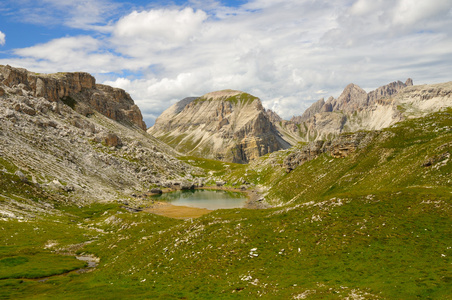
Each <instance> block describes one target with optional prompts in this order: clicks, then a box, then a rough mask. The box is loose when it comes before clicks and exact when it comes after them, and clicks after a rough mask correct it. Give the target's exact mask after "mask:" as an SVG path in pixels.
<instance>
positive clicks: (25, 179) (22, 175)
mask: <svg viewBox="0 0 452 300" xmlns="http://www.w3.org/2000/svg"><path fill="white" fill-rule="evenodd" d="M14 175H16V176H18V177H19V178H20V180H21V181H22V182H28V178H27V176H25V174H24V173H22V172H21V171H19V170H17V171H16V172H15V173H14Z"/></svg>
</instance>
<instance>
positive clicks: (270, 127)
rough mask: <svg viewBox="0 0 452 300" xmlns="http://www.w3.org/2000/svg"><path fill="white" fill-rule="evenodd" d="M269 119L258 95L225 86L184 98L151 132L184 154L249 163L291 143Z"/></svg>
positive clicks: (164, 114) (150, 129)
mask: <svg viewBox="0 0 452 300" xmlns="http://www.w3.org/2000/svg"><path fill="white" fill-rule="evenodd" d="M270 119H271V117H269V115H268V113H267V112H266V111H265V109H264V108H263V106H262V103H261V101H260V100H259V99H258V98H257V97H254V96H252V95H250V94H247V93H244V92H240V91H234V90H224V91H218V92H213V93H208V94H206V95H204V96H202V97H199V98H185V99H183V100H182V101H180V102H178V103H176V104H174V105H173V106H171V107H170V108H168V109H167V110H166V111H164V112H163V113H162V115H161V116H160V117H158V118H157V120H156V122H155V125H154V126H152V127H151V128H149V129H148V132H149V133H150V134H152V135H153V136H155V137H157V138H159V139H160V140H162V141H164V142H165V143H167V144H168V145H170V146H172V147H174V149H176V150H177V151H179V152H181V153H184V154H185V155H194V156H200V157H206V158H212V159H219V160H224V161H231V162H238V163H246V162H249V161H250V160H252V159H255V158H257V157H259V156H262V155H265V154H267V153H271V152H273V151H277V150H280V149H286V148H288V147H289V146H290V144H289V143H288V142H287V141H285V140H284V138H283V137H282V136H281V135H280V134H279V132H278V131H277V130H276V127H275V126H274V124H273V123H272V121H271V120H270Z"/></svg>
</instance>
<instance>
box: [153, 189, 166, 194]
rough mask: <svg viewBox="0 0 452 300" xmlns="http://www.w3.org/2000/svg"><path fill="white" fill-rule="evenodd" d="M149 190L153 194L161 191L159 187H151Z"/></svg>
mask: <svg viewBox="0 0 452 300" xmlns="http://www.w3.org/2000/svg"><path fill="white" fill-rule="evenodd" d="M150 192H151V193H153V194H162V193H163V192H162V190H161V189H159V188H152V189H151V190H150Z"/></svg>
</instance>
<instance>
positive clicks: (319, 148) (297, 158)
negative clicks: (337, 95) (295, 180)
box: [282, 132, 376, 172]
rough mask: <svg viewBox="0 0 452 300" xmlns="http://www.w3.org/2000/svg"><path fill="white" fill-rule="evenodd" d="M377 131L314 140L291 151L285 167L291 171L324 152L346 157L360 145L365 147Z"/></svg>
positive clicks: (284, 164)
mask: <svg viewBox="0 0 452 300" xmlns="http://www.w3.org/2000/svg"><path fill="white" fill-rule="evenodd" d="M375 133H376V132H369V133H366V132H357V133H352V134H343V135H340V136H338V137H336V138H334V139H333V140H331V141H321V140H318V141H314V142H310V143H309V144H307V145H305V146H303V147H301V148H300V149H296V150H295V151H293V152H292V153H290V154H289V155H288V156H287V157H286V158H285V159H284V161H283V165H282V166H283V168H285V170H286V172H290V171H292V170H293V169H295V168H296V167H298V166H300V165H302V164H304V163H305V162H307V161H310V160H313V159H315V158H317V156H319V155H320V154H322V153H329V154H330V155H331V156H332V157H335V158H344V157H347V156H349V155H351V154H352V153H354V152H355V151H356V149H358V147H359V146H361V147H363V146H364V145H366V142H367V141H369V140H370V139H372V137H373V136H374V135H375Z"/></svg>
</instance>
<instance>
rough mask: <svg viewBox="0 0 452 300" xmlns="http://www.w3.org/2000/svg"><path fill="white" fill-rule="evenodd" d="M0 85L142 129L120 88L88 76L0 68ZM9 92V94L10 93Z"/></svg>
mask: <svg viewBox="0 0 452 300" xmlns="http://www.w3.org/2000/svg"><path fill="white" fill-rule="evenodd" d="M0 83H2V84H3V85H4V86H6V87H9V88H11V89H12V92H13V93H14V91H16V93H18V94H21V93H23V92H22V90H23V91H26V92H29V93H30V94H31V95H32V96H33V97H37V98H39V97H42V98H45V99H47V100H48V101H50V102H58V101H59V100H63V101H72V102H73V101H74V100H75V102H73V105H72V106H73V107H74V109H75V110H77V111H78V112H80V113H82V114H84V115H89V114H92V113H93V109H94V110H96V111H98V112H100V113H101V114H103V115H105V116H107V117H109V118H111V119H113V120H115V121H118V122H123V123H124V122H125V123H129V124H134V125H136V126H138V127H139V128H141V129H143V130H146V124H145V123H144V121H143V117H142V115H141V112H140V110H139V108H138V107H137V106H136V105H135V103H134V102H133V100H132V98H131V97H130V95H129V94H127V93H126V92H125V91H124V90H122V89H117V88H113V87H109V86H105V85H102V84H96V80H95V78H94V77H93V76H91V75H90V74H88V73H82V72H75V73H56V74H36V73H32V72H29V71H27V70H25V69H19V68H13V67H11V66H1V65H0ZM10 92H11V91H10Z"/></svg>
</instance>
